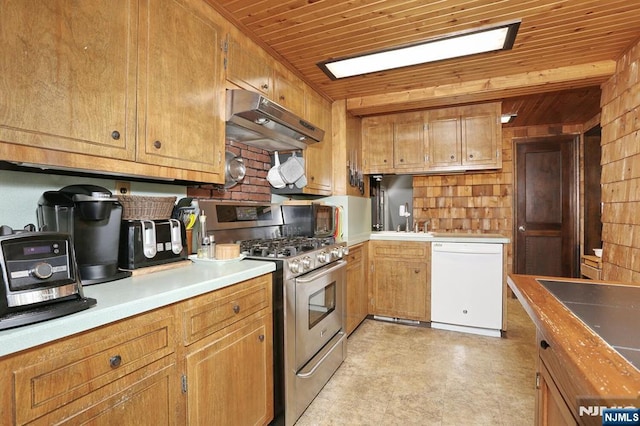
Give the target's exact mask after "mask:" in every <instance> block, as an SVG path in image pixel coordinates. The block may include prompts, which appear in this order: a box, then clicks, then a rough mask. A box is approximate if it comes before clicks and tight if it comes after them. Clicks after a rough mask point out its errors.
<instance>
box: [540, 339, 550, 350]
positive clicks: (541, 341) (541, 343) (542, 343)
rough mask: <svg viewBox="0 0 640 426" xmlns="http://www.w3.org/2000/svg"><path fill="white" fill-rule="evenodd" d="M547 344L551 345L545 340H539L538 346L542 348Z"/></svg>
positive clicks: (545, 347)
mask: <svg viewBox="0 0 640 426" xmlns="http://www.w3.org/2000/svg"><path fill="white" fill-rule="evenodd" d="M549 346H551V345H549V343H547V341H546V340H540V347H541V348H542V349H547V348H548V347H549Z"/></svg>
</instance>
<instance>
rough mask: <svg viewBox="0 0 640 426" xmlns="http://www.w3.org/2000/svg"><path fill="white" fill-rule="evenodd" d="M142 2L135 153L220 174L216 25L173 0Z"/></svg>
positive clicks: (142, 158) (221, 138)
mask: <svg viewBox="0 0 640 426" xmlns="http://www.w3.org/2000/svg"><path fill="white" fill-rule="evenodd" d="M140 5H141V8H140V14H141V16H142V18H143V19H141V20H140V21H141V28H140V32H139V35H140V46H139V55H138V57H139V64H138V80H139V86H138V110H139V117H138V138H139V143H138V157H137V159H138V161H141V162H145V163H150V164H157V165H163V166H170V167H176V168H183V169H193V170H200V171H205V172H210V173H220V174H224V173H223V164H224V149H225V148H224V131H225V129H224V121H225V117H224V111H225V109H224V107H225V104H224V96H223V95H224V90H223V85H224V83H223V70H222V45H221V36H220V30H219V29H218V27H217V26H216V25H214V23H213V22H212V21H211V20H209V19H208V18H207V17H206V16H203V15H202V14H201V13H198V12H197V11H196V10H195V9H190V8H188V7H187V5H186V4H183V3H182V2H179V1H176V0H153V2H151V1H142V2H141V3H140Z"/></svg>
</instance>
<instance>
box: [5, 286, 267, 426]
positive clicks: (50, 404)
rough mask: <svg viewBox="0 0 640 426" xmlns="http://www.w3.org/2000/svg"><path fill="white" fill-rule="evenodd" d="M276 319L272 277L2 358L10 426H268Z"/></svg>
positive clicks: (6, 416)
mask: <svg viewBox="0 0 640 426" xmlns="http://www.w3.org/2000/svg"><path fill="white" fill-rule="evenodd" d="M98 303H99V302H98ZM271 315H272V314H271V274H268V275H263V276H260V277H257V278H253V279H250V280H247V281H243V282H241V283H238V284H235V285H232V286H229V287H225V288H223V289H221V290H217V291H214V292H211V293H208V294H205V295H202V296H199V297H196V298H193V299H190V300H187V301H184V302H180V303H176V304H173V305H169V306H166V307H162V308H159V309H156V310H154V311H151V312H147V313H143V314H140V315H137V316H135V317H131V318H127V319H124V320H121V321H117V322H115V323H112V324H108V325H105V326H102V327H100V328H97V329H94V330H89V331H87V332H84V333H80V334H77V335H73V336H70V337H68V338H65V339H61V340H58V341H55V342H52V343H49V344H45V345H41V346H38V347H35V348H32V349H29V350H26V351H22V352H19V353H17V354H14V355H8V356H6V357H3V358H0V383H2V386H0V418H1V419H2V421H1V422H2V424H5V423H4V422H6V423H7V424H15V425H24V424H33V425H51V424H74V425H75V424H86V423H90V424H92V425H136V426H142V425H149V426H157V425H183V424H190V425H204V424H206V425H215V424H225V425H229V424H252V425H256V424H267V423H269V422H270V421H271V419H272V418H273V371H272V368H273V355H272V348H273V342H272V340H273V337H272V335H273V332H272V321H271Z"/></svg>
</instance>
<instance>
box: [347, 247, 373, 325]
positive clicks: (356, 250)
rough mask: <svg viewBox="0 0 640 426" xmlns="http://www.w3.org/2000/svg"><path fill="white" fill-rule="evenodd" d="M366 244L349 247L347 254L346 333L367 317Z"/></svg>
mask: <svg viewBox="0 0 640 426" xmlns="http://www.w3.org/2000/svg"><path fill="white" fill-rule="evenodd" d="M366 247H367V246H366V244H358V245H355V246H352V247H349V254H348V255H347V315H346V317H347V335H349V334H351V333H352V332H353V330H355V329H356V328H357V327H358V326H359V325H360V323H361V322H362V321H363V320H364V319H365V318H366V317H367V313H368V310H369V306H368V305H369V304H368V301H367V298H368V296H367V280H366V269H365V265H366V254H367V252H366Z"/></svg>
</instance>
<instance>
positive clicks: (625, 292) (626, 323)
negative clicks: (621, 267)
mask: <svg viewBox="0 0 640 426" xmlns="http://www.w3.org/2000/svg"><path fill="white" fill-rule="evenodd" d="M537 281H538V282H539V283H540V284H541V285H542V286H543V287H544V288H546V289H547V290H549V292H551V294H553V295H554V296H555V297H556V298H557V299H558V300H559V301H560V302H561V303H562V304H563V305H564V306H565V307H566V308H567V309H569V310H570V311H571V312H572V313H573V314H574V315H575V316H576V317H578V318H579V319H580V320H581V321H582V322H584V323H585V324H586V325H587V326H588V327H589V328H590V329H591V330H593V332H594V333H596V334H597V335H598V336H600V337H601V338H602V339H603V340H604V341H605V342H607V343H608V344H609V345H610V346H611V347H612V348H613V349H615V350H616V351H617V352H618V353H619V354H620V355H622V356H623V357H624V358H625V359H626V360H627V361H629V362H630V363H631V364H633V366H634V367H636V368H638V369H640V334H638V332H637V321H638V318H640V287H635V286H626V285H608V284H590V283H583V282H578V281H552V280H543V279H537Z"/></svg>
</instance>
